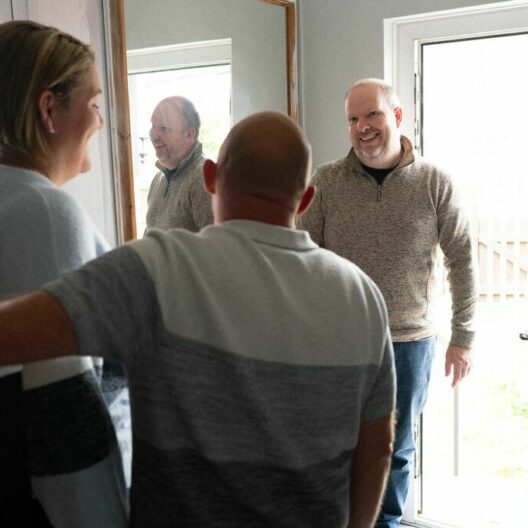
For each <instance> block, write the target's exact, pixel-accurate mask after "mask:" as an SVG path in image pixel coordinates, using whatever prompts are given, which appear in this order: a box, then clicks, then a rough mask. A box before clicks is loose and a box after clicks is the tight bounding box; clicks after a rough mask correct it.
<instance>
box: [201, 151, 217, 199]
mask: <svg viewBox="0 0 528 528" xmlns="http://www.w3.org/2000/svg"><path fill="white" fill-rule="evenodd" d="M216 168H217V165H216V163H215V162H214V161H212V160H210V159H207V160H205V163H204V166H203V179H204V187H205V190H206V191H207V192H208V193H209V194H214V193H215V189H216Z"/></svg>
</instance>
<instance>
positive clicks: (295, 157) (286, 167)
mask: <svg viewBox="0 0 528 528" xmlns="http://www.w3.org/2000/svg"><path fill="white" fill-rule="evenodd" d="M218 171H219V173H220V174H221V175H222V177H223V178H224V179H225V181H224V183H225V185H226V186H228V187H229V188H230V189H233V188H235V189H234V190H235V191H236V192H238V193H240V194H250V195H254V196H258V197H262V198H265V199H270V200H277V201H280V202H284V203H285V204H293V205H295V202H297V201H298V200H299V199H300V198H301V196H302V194H303V192H304V190H305V189H306V186H307V182H308V178H309V171H310V146H309V145H308V143H307V141H306V139H305V138H304V135H303V133H302V132H301V130H300V128H299V127H298V126H297V124H296V123H295V122H294V121H293V120H292V119H290V118H289V117H287V116H285V115H283V114H279V113H276V112H261V113H258V114H254V115H252V116H250V117H248V118H246V119H244V120H242V121H240V123H238V124H237V125H236V126H234V127H233V128H232V129H231V132H230V133H229V134H228V136H227V138H226V140H225V141H224V144H223V145H222V148H221V149H220V154H219V157H218Z"/></svg>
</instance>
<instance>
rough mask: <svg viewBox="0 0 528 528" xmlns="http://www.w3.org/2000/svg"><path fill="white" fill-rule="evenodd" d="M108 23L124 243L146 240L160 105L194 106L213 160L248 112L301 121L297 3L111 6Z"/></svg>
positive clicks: (199, 1)
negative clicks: (171, 99) (169, 99)
mask: <svg viewBox="0 0 528 528" xmlns="http://www.w3.org/2000/svg"><path fill="white" fill-rule="evenodd" d="M106 16H107V17H108V21H109V23H108V25H107V26H108V32H107V34H108V37H109V49H110V50H111V54H112V56H111V67H110V68H109V69H110V86H111V90H110V92H111V93H110V94H109V95H110V101H111V107H112V109H113V114H114V115H112V116H111V118H110V123H111V125H112V130H113V138H112V139H113V141H114V151H115V153H116V156H115V167H114V171H115V175H116V189H117V192H116V202H117V204H116V205H117V216H118V233H119V240H120V242H124V241H127V240H131V239H134V238H136V237H137V236H141V235H142V233H143V225H142V218H144V210H142V208H143V207H144V206H145V205H146V188H148V179H149V178H152V177H153V176H154V174H155V172H156V169H155V167H154V161H155V159H152V158H153V154H152V147H151V144H150V140H149V136H148V128H149V126H150V125H149V123H150V115H151V113H152V110H153V107H154V106H155V104H156V103H157V102H158V101H159V100H160V99H162V98H163V97H166V96H168V95H184V96H186V97H188V98H189V99H191V100H193V102H194V103H195V105H196V106H197V109H198V111H199V112H200V114H201V117H202V130H203V131H204V132H203V134H205V136H206V137H205V139H204V138H203V137H202V131H201V137H200V140H201V141H202V143H203V144H204V150H205V151H206V153H207V154H210V155H211V157H214V150H215V148H216V145H218V144H219V142H221V139H223V136H225V133H227V131H228V130H229V128H230V126H231V125H232V124H235V123H236V122H238V121H239V120H240V119H242V118H243V117H245V116H246V115H248V114H251V113H253V112H257V111H262V110H275V111H279V112H284V113H288V114H289V115H290V116H291V117H292V118H293V119H295V120H298V94H297V58H296V10H295V0H156V1H153V0H150V2H149V1H147V2H146V1H145V0H114V1H112V2H109V3H108V11H107V13H106ZM213 125H214V126H213ZM213 129H214V130H213ZM208 149H209V152H208Z"/></svg>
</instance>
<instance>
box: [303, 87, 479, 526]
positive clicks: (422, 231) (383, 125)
mask: <svg viewBox="0 0 528 528" xmlns="http://www.w3.org/2000/svg"><path fill="white" fill-rule="evenodd" d="M345 113H346V117H347V121H348V134H349V139H350V142H351V144H352V149H351V150H350V152H349V154H348V156H346V157H345V158H342V159H340V160H337V161H333V162H330V163H327V164H325V165H322V166H321V167H319V168H318V169H317V171H316V173H315V176H314V180H313V183H314V185H316V187H317V193H316V196H315V199H314V201H313V203H312V205H311V207H310V209H309V210H308V211H307V212H306V213H305V214H304V215H303V217H302V218H301V222H300V223H301V225H302V227H303V229H306V230H307V231H309V232H310V235H311V237H312V238H313V240H314V241H315V242H316V243H318V244H319V245H320V246H321V247H324V248H326V249H330V250H332V251H334V252H335V253H337V254H338V255H341V256H342V257H345V258H347V259H349V260H351V261H352V262H354V264H357V265H358V266H359V267H360V268H361V269H362V270H363V271H365V272H366V273H367V274H368V275H369V276H370V277H371V278H372V279H374V281H375V282H376V284H377V285H378V286H379V288H380V290H381V292H382V293H383V296H384V297H385V302H386V303H387V309H388V311H389V320H390V328H391V333H392V338H393V341H394V355H395V361H396V378H397V403H396V407H397V410H398V423H397V428H396V438H395V442H394V453H393V457H392V466H391V472H390V475H389V481H388V484H387V492H386V494H385V501H384V504H383V506H382V511H381V515H380V517H379V518H378V523H377V524H376V527H377V528H395V527H397V526H399V525H400V520H401V517H402V514H403V508H404V504H405V499H406V497H407V492H408V488H409V483H410V479H411V468H412V463H413V456H414V450H415V445H414V428H415V424H416V421H417V419H418V418H419V416H420V413H421V412H422V409H423V407H424V404H425V399H426V396H427V387H428V384H429V376H430V372H431V364H432V360H433V356H434V351H435V345H436V336H435V328H434V321H433V306H434V302H433V301H434V293H435V288H434V284H435V280H434V279H435V269H437V268H436V266H435V260H436V257H437V250H438V248H441V249H442V251H443V253H444V255H445V265H446V269H447V270H448V275H447V277H448V280H449V284H450V288H451V297H452V301H453V304H452V314H453V315H452V325H451V339H450V344H449V346H448V347H447V351H446V359H445V374H446V376H448V375H449V374H450V373H451V372H453V381H452V385H453V387H454V386H455V385H456V384H457V383H458V382H459V381H460V380H461V379H462V378H464V377H465V376H466V375H467V374H468V373H469V370H470V365H471V360H470V347H471V344H472V341H473V337H474V335H473V334H474V331H473V321H474V312H475V306H476V301H477V295H476V281H475V269H476V268H475V265H474V255H473V251H472V244H471V237H470V230H469V226H468V222H467V219H466V217H465V214H464V212H463V210H462V209H461V207H460V204H459V202H458V198H457V193H456V189H455V186H454V185H453V182H452V181H451V180H450V178H449V177H448V176H447V175H446V174H444V173H443V172H441V171H439V170H438V169H437V168H436V167H434V166H433V165H431V164H430V163H427V162H425V161H424V160H423V159H421V158H420V157H419V156H418V155H417V154H415V152H414V151H413V146H412V144H411V142H410V141H409V140H408V139H407V138H406V137H404V136H402V135H401V134H400V129H399V127H400V123H401V121H402V109H401V107H400V104H399V101H398V97H397V95H396V94H395V93H394V90H393V89H392V87H391V86H389V85H388V84H386V83H384V82H383V81H381V80H379V79H365V80H362V81H359V82H357V83H356V84H355V85H354V86H353V87H352V88H351V89H350V90H349V91H348V93H347V96H346V101H345Z"/></svg>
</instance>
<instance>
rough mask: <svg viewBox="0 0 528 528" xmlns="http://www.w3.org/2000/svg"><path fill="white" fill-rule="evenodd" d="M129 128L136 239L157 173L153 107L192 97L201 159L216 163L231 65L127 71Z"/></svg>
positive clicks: (227, 116)
mask: <svg viewBox="0 0 528 528" xmlns="http://www.w3.org/2000/svg"><path fill="white" fill-rule="evenodd" d="M128 89H129V99H130V128H131V143H132V164H133V174H134V200H135V210H136V230H137V235H138V237H141V236H142V235H143V233H144V231H145V218H146V212H147V195H148V190H149V188H150V183H151V181H152V179H153V178H154V176H155V174H156V173H157V172H158V169H157V168H156V167H155V163H156V156H155V153H154V149H153V147H152V143H151V141H150V137H149V131H150V126H151V123H150V118H151V115H152V111H153V110H154V107H155V106H156V105H157V103H158V102H159V101H161V100H162V99H164V98H165V97H169V96H172V95H183V96H184V97H187V98H188V99H190V100H191V101H192V102H193V103H194V105H195V107H196V109H197V111H198V113H199V114H200V119H201V123H202V124H201V128H200V136H199V141H200V142H201V143H202V146H203V150H204V156H205V157H208V158H211V159H213V160H216V157H217V154H218V150H219V148H220V145H221V144H222V142H223V140H224V138H225V136H226V135H227V133H228V132H229V129H230V127H231V121H232V118H231V65H230V64H229V63H224V64H214V65H198V66H197V65H193V66H192V67H177V66H172V67H171V68H170V69H163V70H158V71H141V72H133V71H132V72H131V73H129V76H128Z"/></svg>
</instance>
